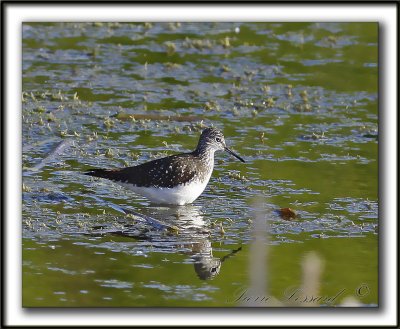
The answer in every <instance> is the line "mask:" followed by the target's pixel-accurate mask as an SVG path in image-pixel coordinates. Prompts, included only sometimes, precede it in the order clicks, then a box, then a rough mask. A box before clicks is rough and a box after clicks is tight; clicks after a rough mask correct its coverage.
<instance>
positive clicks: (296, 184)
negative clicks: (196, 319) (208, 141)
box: [22, 23, 378, 307]
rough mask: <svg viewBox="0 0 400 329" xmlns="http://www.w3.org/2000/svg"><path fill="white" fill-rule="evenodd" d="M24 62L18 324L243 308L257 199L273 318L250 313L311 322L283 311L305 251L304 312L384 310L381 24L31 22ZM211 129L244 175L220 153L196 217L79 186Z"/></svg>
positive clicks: (108, 186) (112, 188) (300, 280)
mask: <svg viewBox="0 0 400 329" xmlns="http://www.w3.org/2000/svg"><path fill="white" fill-rule="evenodd" d="M22 46H23V63H22V69H23V71H22V76H23V80H22V86H23V95H22V109H23V111H22V115H23V117H22V121H23V155H22V156H23V167H24V168H23V173H22V174H23V183H24V186H23V206H22V221H23V222H22V230H23V263H22V270H23V282H22V284H23V289H22V291H23V306H24V307H41V306H46V307H49V306H50V307H51V306H56V307H60V306H65V307H96V306H110V307H119V306H125V307H135V306H141V307H142V306H184V307H192V306H217V307H234V306H246V303H245V302H244V300H243V299H244V297H242V299H240V298H239V296H241V295H244V294H245V293H244V292H247V294H248V295H249V294H250V293H249V292H248V291H249V289H250V287H252V285H253V284H254V283H252V282H253V281H252V277H253V274H254V273H255V272H257V271H258V270H257V268H254V267H252V266H251V265H250V264H251V259H252V257H254V255H255V254H256V252H255V251H254V246H253V245H252V244H253V242H254V239H253V235H254V232H253V224H254V223H255V212H254V208H255V207H256V206H255V202H256V201H255V200H260V198H261V200H262V201H261V202H262V207H264V208H265V210H264V213H263V216H262V217H263V218H264V219H265V218H266V219H268V227H267V228H266V229H265V227H263V228H262V230H261V237H265V238H267V241H266V242H263V244H262V246H263V248H265V252H266V254H267V256H266V257H264V256H263V258H262V259H261V263H262V262H264V261H265V265H264V266H262V271H261V272H260V273H262V272H263V271H265V273H262V276H263V278H264V279H265V280H264V282H265V289H264V290H263V292H262V294H261V295H262V296H263V297H265V299H268V298H269V300H272V299H273V300H274V301H275V303H269V302H268V303H265V304H263V303H260V305H258V306H277V305H278V306H310V303H306V302H305V301H304V300H303V302H301V300H302V298H303V299H304V297H305V296H301V297H299V298H298V300H297V302H299V303H300V304H293V299H294V297H293V298H291V299H288V296H289V295H290V293H291V292H292V291H295V289H296V288H297V287H302V285H303V284H304V281H306V279H307V278H304V275H303V271H304V269H303V268H304V264H305V263H307V261H306V260H307V257H308V256H307V255H309V254H310V252H312V253H313V254H316V255H317V257H318V259H319V261H318V262H317V263H319V264H320V266H319V267H318V268H319V273H320V275H319V276H318V277H317V278H316V279H315V280H314V281H315V282H314V285H315V286H316V287H318V289H317V290H316V291H314V292H313V294H314V295H313V296H314V297H316V296H317V297H321V300H320V301H317V302H315V303H311V304H312V305H311V306H319V305H324V306H337V305H341V304H342V303H344V302H345V301H346V300H347V301H348V300H349V299H348V298H349V297H352V298H354V299H353V301H354V300H355V302H357V303H358V305H361V306H367V305H368V306H370V305H373V306H376V305H378V258H377V257H378V131H377V129H378V66H377V65H378V25H377V24H375V23H319V24H318V23H181V24H176V23H173V24H168V23H162V24H161V23H151V24H150V23H147V24H142V23H140V24H139V23H137V24H133V23H132V24H127V23H121V24H117V23H112V24H106V23H96V24H84V23H65V24H61V23H58V24H42V23H29V24H24V25H23V40H22ZM117 114H118V116H116V115H117ZM128 115H133V116H136V118H135V119H132V118H128V117H127V116H128ZM168 116H169V117H170V119H169V120H165V119H166V118H167V117H168ZM121 118H122V119H123V120H121ZM211 125H213V126H216V127H218V128H219V129H221V130H222V131H223V132H224V134H225V137H226V140H227V143H228V146H229V147H231V148H233V149H234V150H235V151H236V152H237V153H238V154H240V155H241V156H242V157H243V158H245V159H246V163H245V164H243V163H241V162H239V161H237V160H236V159H234V158H230V157H229V155H227V154H222V153H217V154H216V166H215V170H214V173H213V176H212V178H211V180H210V183H209V185H208V187H207V189H206V190H205V192H204V193H203V194H202V195H201V196H200V197H199V198H198V199H197V200H196V201H195V202H194V204H193V205H187V206H182V207H178V208H167V207H157V206H155V205H151V204H149V202H148V201H146V199H144V198H142V197H140V196H136V195H134V194H133V193H131V192H129V191H127V190H124V189H123V188H121V187H119V186H117V185H113V184H112V183H110V182H107V181H104V180H94V179H91V178H90V177H87V176H84V175H82V172H83V171H85V170H87V169H89V168H93V167H104V168H116V167H123V166H130V165H136V164H138V163H142V162H144V161H148V160H150V159H153V158H158V157H162V156H165V155H169V154H173V153H177V152H186V151H189V150H192V149H193V148H194V147H195V145H196V143H197V141H198V137H199V135H200V132H201V130H202V129H203V128H204V127H206V126H211ZM59 143H62V144H61V146H60V148H59V149H56V147H57V145H59ZM54 150H55V151H54ZM118 207H125V208H129V209H132V210H134V211H135V212H138V213H140V214H143V215H144V216H150V217H151V218H154V219H157V220H159V221H161V222H162V223H165V224H166V225H176V226H179V228H180V230H179V232H171V231H168V230H160V229H157V228H156V227H154V225H149V223H146V222H143V220H140V219H138V218H135V217H130V216H125V215H123V214H122V213H121V212H119V211H118V209H119V208H118ZM279 208H291V209H293V210H294V211H295V212H296V214H298V218H296V219H295V220H285V219H283V218H281V217H280V216H279V214H278V212H277V211H276V210H277V209H279ZM264 229H265V231H264ZM306 276H307V275H306ZM310 294H311V292H310ZM334 296H337V297H336V298H335V299H334V300H333V301H332V302H331V303H328V302H326V301H327V300H329V298H333V297H334ZM247 297H248V299H249V300H254V299H255V296H253V295H250V296H247ZM297 297H298V296H297ZM307 297H309V298H310V297H311V296H307ZM323 298H325V299H323ZM324 301H325V302H324ZM306 304H307V305H306Z"/></svg>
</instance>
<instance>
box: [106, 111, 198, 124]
mask: <svg viewBox="0 0 400 329" xmlns="http://www.w3.org/2000/svg"><path fill="white" fill-rule="evenodd" d="M111 117H113V118H116V119H118V120H121V121H127V120H154V121H177V122H193V121H200V120H201V118H200V117H198V116H194V115H187V116H180V115H159V114H128V113H124V112H119V113H117V114H114V115H112V116H111Z"/></svg>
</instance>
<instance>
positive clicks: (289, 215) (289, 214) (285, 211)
mask: <svg viewBox="0 0 400 329" xmlns="http://www.w3.org/2000/svg"><path fill="white" fill-rule="evenodd" d="M278 214H279V216H281V218H282V219H284V220H293V219H297V218H298V217H299V216H298V215H297V214H296V213H295V212H294V211H293V210H292V209H290V208H281V209H279V210H278Z"/></svg>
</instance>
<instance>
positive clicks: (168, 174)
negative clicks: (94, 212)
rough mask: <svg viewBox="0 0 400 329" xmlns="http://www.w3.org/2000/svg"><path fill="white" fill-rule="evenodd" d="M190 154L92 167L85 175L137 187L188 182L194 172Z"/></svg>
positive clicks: (170, 185) (165, 185) (169, 186)
mask: <svg viewBox="0 0 400 329" xmlns="http://www.w3.org/2000/svg"><path fill="white" fill-rule="evenodd" d="M191 157H193V156H192V155H191V154H180V155H179V156H178V155H172V156H169V157H166V158H162V159H157V160H153V161H149V162H146V163H143V164H141V165H138V166H135V167H127V168H123V169H114V170H106V169H93V170H90V171H88V172H86V173H85V175H89V176H94V177H101V178H106V179H110V180H112V181H116V182H122V183H128V184H133V185H135V186H138V187H168V188H172V187H174V186H176V185H180V184H185V183H187V182H190V181H191V180H192V179H193V178H194V176H195V172H196V168H195V167H194V161H191Z"/></svg>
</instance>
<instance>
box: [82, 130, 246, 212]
mask: <svg viewBox="0 0 400 329" xmlns="http://www.w3.org/2000/svg"><path fill="white" fill-rule="evenodd" d="M219 150H224V151H227V152H228V153H230V154H232V155H233V156H235V157H236V158H238V159H239V160H240V161H242V162H245V161H244V160H243V159H242V158H241V157H240V156H239V155H237V154H236V153H234V152H233V151H231V150H230V149H229V148H228V147H227V146H226V145H225V138H224V135H223V134H222V133H221V132H220V131H219V130H217V129H215V128H206V129H204V130H203V132H202V133H201V136H200V139H199V143H198V144H197V147H196V149H195V150H194V151H193V152H190V153H181V154H176V155H171V156H168V157H165V158H161V159H157V160H153V161H149V162H146V163H143V164H140V165H138V166H135V167H127V168H122V169H109V170H107V169H93V170H90V171H88V172H86V173H85V174H86V175H89V176H95V177H101V178H107V179H110V180H112V181H114V182H116V183H118V184H120V185H122V186H124V187H126V188H129V189H130V190H132V191H133V192H135V193H137V194H140V195H142V196H144V197H146V198H147V199H149V200H150V201H151V202H153V203H157V204H169V205H184V204H187V203H192V202H193V201H194V200H196V199H197V198H198V197H199V196H200V194H201V193H203V191H204V189H205V188H206V186H207V184H208V181H209V180H210V177H211V174H212V171H213V169H214V153H215V151H219Z"/></svg>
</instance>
